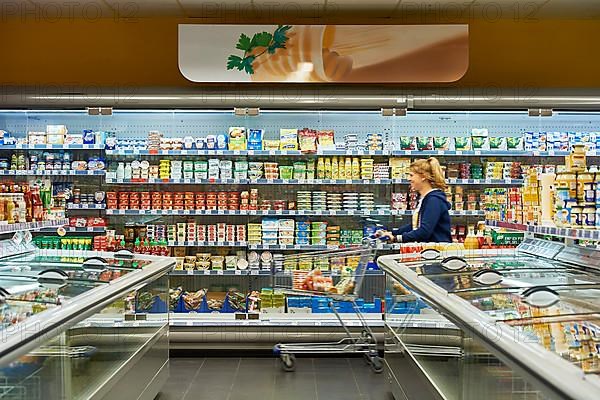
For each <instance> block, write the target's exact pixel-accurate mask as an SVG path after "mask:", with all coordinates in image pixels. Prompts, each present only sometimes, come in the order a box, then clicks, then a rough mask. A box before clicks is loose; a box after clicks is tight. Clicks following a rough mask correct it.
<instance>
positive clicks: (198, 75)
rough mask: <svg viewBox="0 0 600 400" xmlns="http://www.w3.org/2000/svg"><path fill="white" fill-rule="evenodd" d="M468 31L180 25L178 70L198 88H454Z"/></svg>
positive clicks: (446, 28) (462, 67)
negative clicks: (408, 84) (243, 84)
mask: <svg viewBox="0 0 600 400" xmlns="http://www.w3.org/2000/svg"><path fill="white" fill-rule="evenodd" d="M468 39H469V33H468V26H467V25H279V26H277V25H187V24H186V25H180V26H179V69H180V71H181V73H182V74H183V75H184V76H185V77H186V78H187V79H189V80H191V81H194V82H333V83H336V82H337V83H369V82H371V83H376V82H380V83H395V82H398V83H400V82H453V81H456V80H458V79H460V78H461V77H462V76H463V75H464V74H465V72H466V71H467V68H468V59H469V52H468V50H469V47H468Z"/></svg>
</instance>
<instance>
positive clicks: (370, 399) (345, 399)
mask: <svg viewBox="0 0 600 400" xmlns="http://www.w3.org/2000/svg"><path fill="white" fill-rule="evenodd" d="M391 398H392V397H391V396H390V395H389V394H388V393H387V391H386V385H385V378H384V374H379V375H376V374H374V373H373V372H372V371H371V369H370V368H369V367H368V366H366V365H365V363H364V361H363V360H362V359H361V358H349V359H346V358H314V359H312V358H300V359H298V367H297V369H296V371H295V372H292V373H286V372H283V371H281V369H280V368H279V364H278V361H277V360H276V359H273V358H171V378H170V379H169V381H168V382H167V384H166V385H165V387H164V388H163V391H162V393H161V394H160V395H159V397H158V400H181V399H185V400H203V399H207V400H208V399H210V400H256V399H262V400H277V399H285V400H296V399H298V400H317V399H326V400H338V399H339V400H390V399H391Z"/></svg>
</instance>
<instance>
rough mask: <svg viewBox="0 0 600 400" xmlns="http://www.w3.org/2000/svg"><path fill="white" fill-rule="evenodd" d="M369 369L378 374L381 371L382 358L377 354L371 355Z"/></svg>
mask: <svg viewBox="0 0 600 400" xmlns="http://www.w3.org/2000/svg"><path fill="white" fill-rule="evenodd" d="M370 364H371V369H372V370H373V372H375V373H376V374H380V373H382V372H383V360H382V359H381V357H379V356H374V357H371V363H370Z"/></svg>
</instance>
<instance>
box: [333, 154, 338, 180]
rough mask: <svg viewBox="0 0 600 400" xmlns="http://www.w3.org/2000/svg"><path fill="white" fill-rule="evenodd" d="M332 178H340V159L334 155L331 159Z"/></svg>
mask: <svg viewBox="0 0 600 400" xmlns="http://www.w3.org/2000/svg"><path fill="white" fill-rule="evenodd" d="M331 179H339V169H338V159H337V157H333V158H332V159H331Z"/></svg>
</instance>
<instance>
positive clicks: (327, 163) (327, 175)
mask: <svg viewBox="0 0 600 400" xmlns="http://www.w3.org/2000/svg"><path fill="white" fill-rule="evenodd" d="M325 179H332V178H331V160H330V159H329V158H326V159H325Z"/></svg>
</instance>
